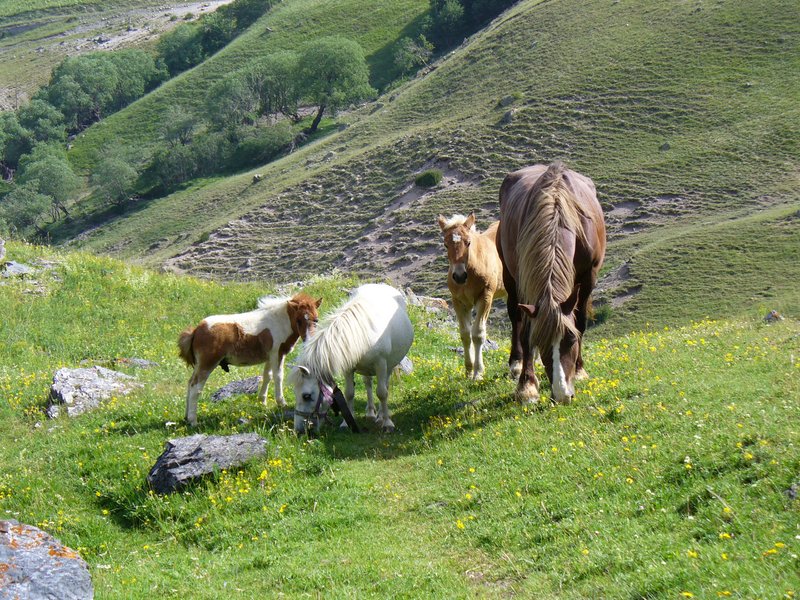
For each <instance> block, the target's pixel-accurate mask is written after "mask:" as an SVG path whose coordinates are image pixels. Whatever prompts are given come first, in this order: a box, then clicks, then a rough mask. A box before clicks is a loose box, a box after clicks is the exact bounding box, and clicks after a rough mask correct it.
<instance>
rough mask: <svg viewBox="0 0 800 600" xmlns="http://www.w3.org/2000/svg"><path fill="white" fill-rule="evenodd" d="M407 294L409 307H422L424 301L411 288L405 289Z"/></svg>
mask: <svg viewBox="0 0 800 600" xmlns="http://www.w3.org/2000/svg"><path fill="white" fill-rule="evenodd" d="M405 294H406V302H408V305H409V306H422V301H421V300H420V299H419V296H417V295H416V294H415V293H414V290H412V289H411V288H410V287H409V288H406V289H405Z"/></svg>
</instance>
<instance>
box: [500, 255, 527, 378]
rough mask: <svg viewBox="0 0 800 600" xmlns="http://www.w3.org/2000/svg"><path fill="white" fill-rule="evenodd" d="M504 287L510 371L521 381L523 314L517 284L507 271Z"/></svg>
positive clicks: (505, 272) (504, 273) (504, 274)
mask: <svg viewBox="0 0 800 600" xmlns="http://www.w3.org/2000/svg"><path fill="white" fill-rule="evenodd" d="M503 285H504V286H505V288H506V293H508V298H507V299H506V310H507V311H508V319H509V321H511V354H509V356H508V370H509V371H510V372H511V377H512V378H513V379H519V378H520V376H521V375H522V355H523V349H522V341H521V337H520V336H521V331H522V313H521V312H520V310H519V300H518V299H517V283H516V282H515V281H514V279H513V278H512V277H511V276H510V275H507V269H504V271H503Z"/></svg>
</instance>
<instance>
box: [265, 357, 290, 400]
mask: <svg viewBox="0 0 800 600" xmlns="http://www.w3.org/2000/svg"><path fill="white" fill-rule="evenodd" d="M285 358H286V355H281V353H280V352H275V355H274V356H270V362H271V363H272V378H273V379H274V380H275V402H276V403H277V404H278V406H280V407H281V408H284V407H285V406H286V400H285V399H284V397H283V361H284V359H285ZM264 370H265V371H266V367H264ZM266 401H267V397H266V395H265V396H264V402H265V403H266Z"/></svg>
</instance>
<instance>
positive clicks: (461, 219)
mask: <svg viewBox="0 0 800 600" xmlns="http://www.w3.org/2000/svg"><path fill="white" fill-rule="evenodd" d="M466 221H467V217H465V216H464V215H453V216H452V217H450V218H449V219H447V220H446V221H445V222H444V227H443V228H442V229H450V228H451V227H456V226H457V225H463V224H464V223H466ZM470 231H477V230H476V229H475V224H474V223H473V224H472V227H470Z"/></svg>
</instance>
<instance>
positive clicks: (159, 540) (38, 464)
mask: <svg viewBox="0 0 800 600" xmlns="http://www.w3.org/2000/svg"><path fill="white" fill-rule="evenodd" d="M9 258H11V259H14V260H18V261H23V262H26V263H28V264H31V265H34V266H37V267H41V268H42V269H43V270H42V271H40V272H39V273H37V275H36V282H32V281H30V280H13V279H12V280H4V282H3V283H4V285H3V287H2V288H0V290H2V291H1V293H0V312H1V313H2V314H4V315H13V318H12V319H10V320H8V319H4V320H3V321H1V322H0V392H1V393H0V438H2V439H3V440H4V443H3V444H0V464H2V465H3V469H2V472H0V514H2V515H3V518H9V517H10V518H15V519H18V520H20V521H22V522H26V523H30V524H34V525H38V526H39V527H41V528H43V529H45V530H47V531H49V532H51V533H52V534H54V535H55V536H57V537H58V538H59V539H61V540H62V541H63V542H64V543H65V544H67V545H68V546H70V547H72V548H74V549H77V550H78V551H79V552H80V553H81V555H82V556H83V557H84V558H85V559H86V560H87V561H88V563H89V566H90V570H91V574H92V578H93V581H94V585H95V590H96V594H97V596H98V597H103V598H145V597H153V595H156V596H157V597H159V598H181V597H184V598H185V597H191V598H219V597H221V596H234V597H237V596H241V597H246V598H247V597H256V596H266V597H268V596H277V595H287V596H290V597H298V596H304V595H324V596H327V597H342V598H345V597H356V596H357V597H387V596H392V597H437V598H463V597H488V598H493V597H508V596H514V595H519V596H522V597H535V598H553V597H560V598H579V597H580V598H586V597H603V598H632V597H636V598H641V597H646V598H682V597H685V598H691V597H696V598H716V597H729V596H730V597H744V598H752V597H761V598H778V597H793V596H794V595H795V594H797V593H798V591H800V576H798V573H800V569H799V568H798V567H799V566H800V563H799V562H798V558H797V556H798V541H797V531H798V525H799V524H800V520H798V510H800V506H798V500H797V486H798V485H800V481H799V480H798V477H799V476H800V454H798V451H797V448H798V445H799V444H800V437H798V436H799V435H800V434H799V432H800V422H798V415H797V410H796V408H797V407H796V400H797V398H798V397H799V395H800V362H798V359H797V357H798V356H800V325H798V323H797V321H795V320H788V319H787V320H784V321H782V322H778V323H775V324H772V325H765V324H764V323H763V322H762V321H761V319H760V318H757V319H746V320H744V319H734V320H703V321H698V322H694V323H686V324H685V325H684V326H682V327H678V328H671V327H663V326H661V325H659V326H654V327H652V328H649V329H647V330H642V331H638V332H635V333H631V334H630V335H625V336H621V337H617V338H615V339H601V338H600V337H599V336H598V335H591V334H590V338H589V340H588V345H587V347H586V359H587V367H588V368H589V370H590V374H591V376H592V377H591V378H590V379H589V380H588V381H585V382H583V383H581V384H580V385H579V386H578V394H577V398H576V400H575V402H573V403H572V404H571V405H569V406H557V407H544V408H542V409H539V410H523V409H522V408H521V407H520V406H518V405H516V404H514V402H513V400H512V392H513V383H512V382H511V381H510V380H509V379H508V378H507V376H506V365H505V363H506V356H507V354H506V352H507V350H508V342H507V340H506V336H505V334H503V333H502V332H500V331H497V330H493V331H491V332H490V334H491V335H492V337H494V338H496V339H498V341H500V343H501V350H500V351H497V352H490V353H488V355H487V378H486V380H485V381H483V382H481V383H472V382H469V381H467V380H465V379H463V378H462V369H463V366H462V364H461V359H460V357H459V355H458V354H456V353H455V352H453V350H452V347H453V346H457V345H458V341H457V331H456V327H455V325H454V324H453V323H452V321H448V320H447V319H446V318H445V316H444V315H443V314H442V313H438V314H435V313H431V312H428V311H425V310H423V309H419V308H412V309H411V317H412V321H413V323H414V327H415V331H416V336H417V338H416V341H415V344H414V346H413V347H412V350H411V352H410V358H411V359H412V361H413V364H414V371H413V373H412V374H411V375H408V376H403V377H402V378H400V379H398V380H397V381H396V382H395V383H394V386H393V389H392V396H391V399H390V407H391V409H392V411H393V417H394V421H395V423H396V424H397V426H398V433H396V434H394V435H381V434H379V433H377V432H374V431H368V432H366V433H363V434H360V435H352V434H349V433H346V432H340V431H337V430H336V428H335V427H330V428H327V429H326V430H324V431H323V434H322V435H321V437H319V438H318V439H313V440H309V439H306V438H305V437H296V436H295V435H294V434H293V433H292V432H291V430H290V428H289V427H288V423H285V422H284V421H283V420H282V418H281V415H280V413H279V412H278V411H277V409H276V408H275V406H274V400H273V399H272V394H270V399H269V401H270V405H269V407H268V408H267V409H265V408H264V407H263V406H262V405H261V404H260V403H259V402H258V401H257V400H256V398H255V396H239V397H235V398H233V399H231V400H228V401H226V402H223V403H217V404H211V403H208V402H207V401H203V402H201V406H200V427H199V431H200V432H202V433H208V434H229V433H234V432H244V431H247V432H249V431H254V432H257V433H259V434H261V435H263V436H264V437H266V439H267V440H268V444H267V456H266V457H264V458H263V459H257V460H253V461H252V462H250V463H249V464H247V465H246V466H244V467H242V468H241V469H239V470H236V471H235V472H234V471H230V472H229V471H221V472H219V473H217V474H216V475H215V476H213V477H209V478H207V479H205V480H203V481H201V482H199V483H197V484H196V485H193V486H191V487H190V488H189V489H187V490H186V491H185V492H182V493H179V494H175V495H172V496H167V497H162V496H157V495H154V494H152V493H151V492H149V490H148V488H147V484H146V480H145V476H146V474H147V472H148V470H149V469H150V467H151V466H152V465H153V463H154V462H155V460H156V458H157V457H158V455H159V454H160V453H161V452H162V450H163V447H164V442H165V441H166V440H167V439H170V438H173V437H179V436H183V435H188V434H191V433H194V431H190V430H188V429H187V428H186V426H185V425H183V424H182V422H181V418H182V415H183V410H184V405H183V403H184V391H185V384H186V380H187V379H188V376H189V373H188V370H187V369H186V367H185V365H183V364H182V363H181V362H180V361H179V359H178V357H177V355H176V352H175V339H176V336H177V334H178V332H179V331H180V330H181V329H183V327H184V326H186V325H187V324H191V323H195V322H196V321H198V320H199V319H200V318H202V317H203V316H205V315H207V314H209V313H218V312H237V311H241V310H247V309H249V308H252V306H253V305H254V302H255V300H256V298H257V297H258V296H259V295H261V294H263V293H267V292H272V291H275V290H272V289H265V288H263V287H260V286H256V285H253V284H233V283H231V284H227V285H220V284H217V283H212V282H207V281H202V280H197V279H193V278H186V277H179V276H175V275H171V274H166V275H162V274H155V273H153V272H150V271H146V270H143V269H141V268H139V267H135V266H130V265H126V264H122V263H119V262H116V261H114V260H111V259H107V258H98V257H93V256H89V255H84V254H74V253H73V254H66V253H60V252H54V251H52V250H44V249H41V248H34V247H28V246H22V245H18V244H10V246H9ZM355 283H356V282H355V281H354V280H352V279H340V278H317V279H314V280H313V281H311V282H310V283H309V284H308V286H307V288H306V289H307V290H308V291H310V292H311V293H313V294H314V295H322V296H324V298H325V303H324V304H323V308H324V309H325V312H327V311H329V310H331V309H332V308H333V307H334V306H335V305H336V304H337V302H339V300H340V299H342V298H343V296H344V292H345V290H346V289H348V288H349V287H351V286H352V285H354V284H355ZM126 357H127V358H130V357H139V358H145V359H149V360H152V361H156V362H157V363H158V366H156V367H154V368H152V369H148V370H136V369H132V368H126V367H124V366H121V365H120V363H118V362H117V359H120V358H126ZM79 364H101V365H106V366H112V367H114V368H118V369H123V370H126V371H127V372H129V373H130V374H132V375H135V376H136V377H137V378H138V379H139V380H140V381H141V382H142V383H143V384H144V387H143V388H142V389H141V391H138V392H135V393H134V394H133V395H131V396H128V397H124V398H122V397H120V398H112V399H111V400H110V401H109V402H108V403H107V404H105V405H104V406H103V407H102V408H100V409H99V410H97V411H95V412H92V413H87V414H84V415H81V416H79V417H76V418H72V419H70V418H67V417H62V418H59V419H57V420H47V419H46V418H45V417H44V415H43V408H44V406H45V403H46V399H47V396H48V386H49V385H50V381H51V378H52V374H53V372H54V371H55V369H57V368H58V367H61V366H70V367H74V366H78V365H79ZM232 371H233V372H232V373H230V374H225V373H223V372H221V371H218V372H215V373H214V374H213V375H212V377H211V380H210V382H209V387H208V389H207V392H206V395H205V396H204V398H205V399H207V398H208V394H209V393H210V392H211V391H212V390H213V389H215V386H217V385H222V384H223V383H225V382H227V381H230V380H232V379H234V378H239V377H244V376H247V375H254V374H256V373H257V372H258V371H259V369H258V368H257V367H256V368H249V369H238V370H237V369H233V370H232ZM541 375H542V376H543V373H542V374H541ZM543 390H544V395H545V396H548V395H549V389H548V388H547V385H546V384H545V385H544V388H543ZM364 404H365V403H364V393H363V389H361V388H360V386H359V389H358V391H357V402H356V407H357V414H358V418H359V421H360V423H361V424H363V425H366V423H365V421H364V419H363V417H362V416H361V415H363V410H364Z"/></svg>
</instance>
